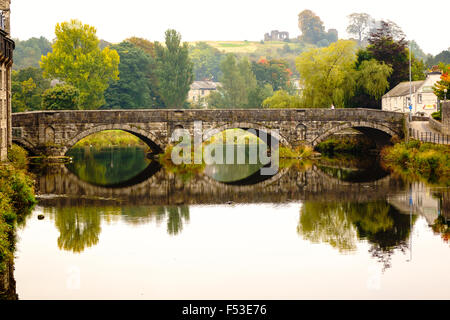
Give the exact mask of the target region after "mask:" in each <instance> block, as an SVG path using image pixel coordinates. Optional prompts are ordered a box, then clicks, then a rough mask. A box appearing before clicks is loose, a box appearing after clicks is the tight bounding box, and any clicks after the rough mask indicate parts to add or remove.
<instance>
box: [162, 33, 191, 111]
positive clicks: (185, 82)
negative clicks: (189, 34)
mask: <svg viewBox="0 0 450 320" xmlns="http://www.w3.org/2000/svg"><path fill="white" fill-rule="evenodd" d="M165 38H166V40H165V44H166V46H165V47H164V46H162V45H161V44H160V43H158V42H155V51H156V62H157V74H158V84H159V88H158V92H159V95H160V96H161V99H162V101H163V102H164V104H165V106H166V107H167V108H180V107H182V106H184V104H185V103H186V100H187V96H188V93H189V90H190V86H191V84H192V82H193V80H194V74H193V66H192V62H191V61H190V59H189V47H188V44H187V43H186V42H185V43H183V45H181V35H180V34H179V33H177V32H176V31H175V30H167V31H166V35H165Z"/></svg>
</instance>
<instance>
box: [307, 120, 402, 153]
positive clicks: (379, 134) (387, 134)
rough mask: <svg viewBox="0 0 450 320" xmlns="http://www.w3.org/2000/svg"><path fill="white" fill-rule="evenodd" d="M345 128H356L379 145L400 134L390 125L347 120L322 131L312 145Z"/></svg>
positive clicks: (314, 145)
mask: <svg viewBox="0 0 450 320" xmlns="http://www.w3.org/2000/svg"><path fill="white" fill-rule="evenodd" d="M345 129H355V130H357V131H359V132H361V133H363V134H365V135H366V136H367V137H369V138H372V139H373V140H374V141H375V143H376V144H377V146H382V145H388V144H390V140H391V138H392V137H394V136H398V133H397V132H395V131H393V130H392V129H390V128H389V127H387V126H385V125H382V124H378V123H375V122H367V121H358V122H346V123H342V124H339V125H335V126H333V127H332V128H331V129H329V130H326V131H325V132H322V133H321V134H320V135H318V136H317V137H316V138H315V139H314V140H313V141H312V142H311V145H312V146H313V147H316V146H317V145H318V144H319V143H321V142H323V141H325V140H326V139H328V138H329V137H330V136H332V135H333V134H336V133H338V132H340V131H343V130H345Z"/></svg>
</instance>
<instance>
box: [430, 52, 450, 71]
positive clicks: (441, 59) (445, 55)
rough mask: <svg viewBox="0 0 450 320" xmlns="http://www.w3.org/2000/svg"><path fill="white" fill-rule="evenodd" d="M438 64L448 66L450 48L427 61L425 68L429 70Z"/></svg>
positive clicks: (449, 62)
mask: <svg viewBox="0 0 450 320" xmlns="http://www.w3.org/2000/svg"><path fill="white" fill-rule="evenodd" d="M440 63H445V64H450V48H449V49H448V50H444V51H442V52H441V53H439V54H438V55H436V56H434V57H430V58H429V59H428V60H427V66H428V67H429V68H431V67H433V66H437V65H439V64H440Z"/></svg>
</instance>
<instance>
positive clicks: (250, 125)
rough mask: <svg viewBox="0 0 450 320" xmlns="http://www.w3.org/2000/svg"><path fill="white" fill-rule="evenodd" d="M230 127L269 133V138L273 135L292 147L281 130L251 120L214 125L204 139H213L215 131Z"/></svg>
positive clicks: (283, 143)
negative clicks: (274, 129) (250, 121)
mask: <svg viewBox="0 0 450 320" xmlns="http://www.w3.org/2000/svg"><path fill="white" fill-rule="evenodd" d="M230 129H242V130H249V129H253V130H255V131H256V132H257V133H258V135H259V132H264V133H266V134H267V139H268V140H269V139H270V137H273V138H275V139H276V140H278V142H279V143H280V144H282V145H285V146H287V147H291V144H290V143H289V141H288V140H287V139H286V138H285V137H283V136H282V135H281V134H280V133H279V130H278V131H277V132H275V131H274V132H271V130H273V129H269V128H267V127H264V126H263V125H259V124H255V123H249V122H233V123H228V124H224V125H221V126H218V127H212V128H210V130H207V132H206V133H205V134H204V135H203V141H207V140H209V139H211V138H212V137H213V136H214V135H215V134H216V133H217V132H214V131H218V132H223V131H225V130H230ZM264 142H266V143H267V141H264Z"/></svg>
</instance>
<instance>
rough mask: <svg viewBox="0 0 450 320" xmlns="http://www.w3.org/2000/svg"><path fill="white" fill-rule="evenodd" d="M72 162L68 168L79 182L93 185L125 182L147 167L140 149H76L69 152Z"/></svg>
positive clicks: (147, 162) (143, 153) (143, 151)
mask: <svg viewBox="0 0 450 320" xmlns="http://www.w3.org/2000/svg"><path fill="white" fill-rule="evenodd" d="M69 155H70V156H71V157H72V158H73V162H72V163H71V164H69V165H68V168H69V170H70V171H71V172H73V173H74V174H75V175H76V176H77V177H79V178H80V179H81V180H83V181H86V182H89V183H93V184H95V185H103V186H106V185H112V184H117V183H120V182H122V181H127V180H129V179H131V178H133V177H135V176H136V175H138V174H139V173H141V172H142V171H144V170H145V168H146V167H148V165H149V163H150V162H149V161H148V160H147V159H146V156H145V149H142V148H138V147H136V148H104V149H101V150H98V149H90V148H76V149H72V150H70V151H69Z"/></svg>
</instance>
